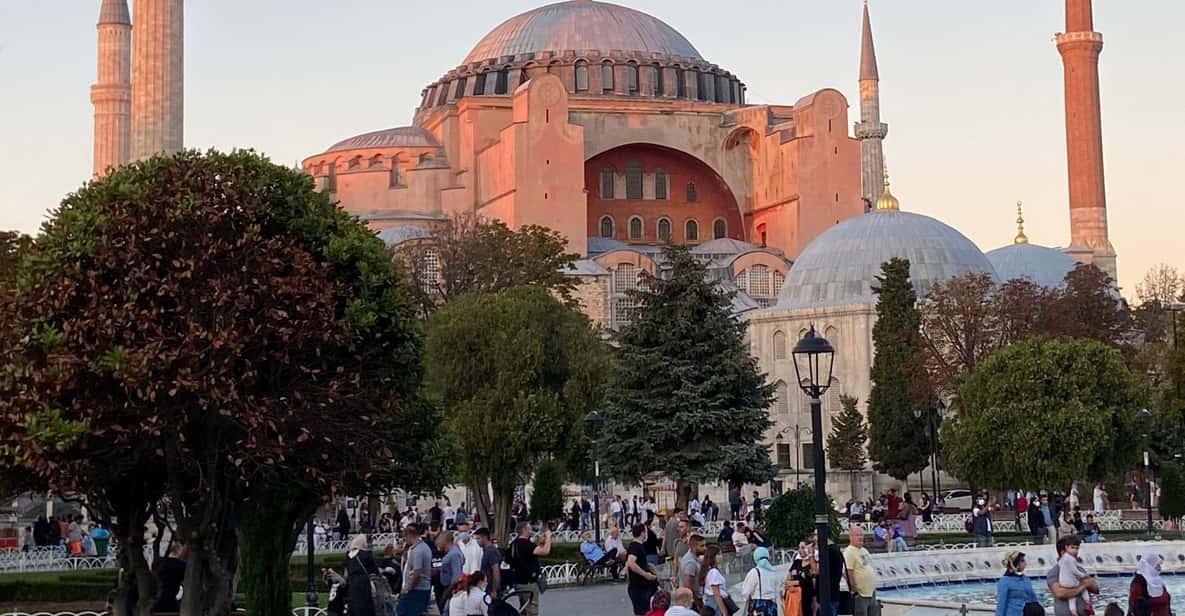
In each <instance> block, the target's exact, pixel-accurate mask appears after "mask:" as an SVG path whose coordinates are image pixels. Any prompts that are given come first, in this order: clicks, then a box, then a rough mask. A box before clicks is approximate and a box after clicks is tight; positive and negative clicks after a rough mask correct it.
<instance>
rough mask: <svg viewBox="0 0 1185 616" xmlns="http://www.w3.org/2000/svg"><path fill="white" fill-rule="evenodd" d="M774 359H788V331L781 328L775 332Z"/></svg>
mask: <svg viewBox="0 0 1185 616" xmlns="http://www.w3.org/2000/svg"><path fill="white" fill-rule="evenodd" d="M774 359H775V360H779V359H788V357H787V355H786V332H783V331H782V330H780V329H779V330H778V331H776V332H774Z"/></svg>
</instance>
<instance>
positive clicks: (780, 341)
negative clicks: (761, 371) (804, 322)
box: [773, 327, 838, 361]
mask: <svg viewBox="0 0 1185 616" xmlns="http://www.w3.org/2000/svg"><path fill="white" fill-rule="evenodd" d="M805 335H806V330H803V331H802V332H801V333H800V334H799V338H800V339H801V338H802V337H803V336H805ZM837 335H838V333H837V332H836V330H835V328H834V327H828V328H827V329H826V338H827V341H828V342H830V343H831V345H832V346H836V344H835V342H836V340H835V338H836V336H837ZM773 346H774V361H778V360H783V359H790V353H789V351H788V349H789V341H788V340H787V339H786V332H783V331H782V330H780V329H779V330H777V331H775V332H774V337H773Z"/></svg>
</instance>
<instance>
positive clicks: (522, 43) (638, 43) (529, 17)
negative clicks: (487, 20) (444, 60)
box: [464, 0, 702, 64]
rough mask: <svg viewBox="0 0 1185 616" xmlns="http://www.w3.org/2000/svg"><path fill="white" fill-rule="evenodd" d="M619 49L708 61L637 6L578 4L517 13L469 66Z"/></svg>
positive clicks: (481, 45)
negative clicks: (539, 55) (522, 56)
mask: <svg viewBox="0 0 1185 616" xmlns="http://www.w3.org/2000/svg"><path fill="white" fill-rule="evenodd" d="M583 49H596V50H598V51H601V52H602V53H606V54H607V53H609V51H611V50H614V49H619V50H621V51H625V52H630V51H639V52H643V53H660V54H664V55H667V56H680V57H683V58H691V59H702V58H701V57H700V54H699V52H698V51H696V49H695V47H694V46H692V44H691V42H690V41H688V40H687V39H686V38H685V37H684V36H683V35H682V34H679V31H678V30H675V29H674V28H672V27H670V26H669V25H667V24H666V23H663V21H662V20H660V19H658V18H656V17H653V16H651V15H647V14H646V13H643V12H641V11H635V10H634V9H631V8H626V7H624V6H618V5H616V4H609V3H607V2H594V1H593V0H572V1H571V2H559V3H556V4H549V5H547V6H542V7H539V8H537V9H534V10H531V11H527V12H526V13H522V14H521V15H516V16H514V17H511V18H510V19H508V20H506V21H504V22H502V24H501V25H499V26H498V27H497V28H494V29H493V30H491V31H490V33H489V34H487V35H485V36H484V37H483V38H482V39H481V40H480V41H478V43H477V45H476V46H475V47H474V48H473V51H471V52H469V55H468V56H466V57H465V62H464V64H470V63H472V62H481V61H483V60H492V59H497V58H501V57H504V56H517V55H519V54H526V53H538V52H541V51H554V52H562V51H566V50H583Z"/></svg>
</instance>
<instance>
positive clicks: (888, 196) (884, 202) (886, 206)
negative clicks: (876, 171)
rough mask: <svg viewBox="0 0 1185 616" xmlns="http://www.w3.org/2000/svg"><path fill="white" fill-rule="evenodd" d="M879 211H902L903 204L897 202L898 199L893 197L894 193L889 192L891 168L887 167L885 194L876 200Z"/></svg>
mask: <svg viewBox="0 0 1185 616" xmlns="http://www.w3.org/2000/svg"><path fill="white" fill-rule="evenodd" d="M876 209H877V210H899V209H901V202H899V201H897V197H894V196H893V193H892V191H890V190H889V166H888V165H885V192H884V193H882V194H881V196H880V198H879V199H877V200H876Z"/></svg>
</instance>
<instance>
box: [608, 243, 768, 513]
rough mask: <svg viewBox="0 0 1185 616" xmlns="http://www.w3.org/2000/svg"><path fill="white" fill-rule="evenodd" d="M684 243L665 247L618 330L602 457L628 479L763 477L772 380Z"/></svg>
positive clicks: (725, 299) (683, 483)
mask: <svg viewBox="0 0 1185 616" xmlns="http://www.w3.org/2000/svg"><path fill="white" fill-rule="evenodd" d="M704 274H705V271H704V266H703V265H702V264H701V263H700V262H699V261H697V260H696V259H695V258H694V257H693V256H692V255H691V253H690V252H689V251H688V250H687V249H685V248H681V247H668V248H666V249H665V251H664V271H663V272H662V275H661V276H658V277H654V276H649V277H647V278H646V280H645V283H644V285H643V287H644V288H645V290H644V291H641V292H638V293H637V294H636V299H637V301H638V309H637V311H636V312H635V313H634V314H633V320H632V322H631V323H630V324H629V325H627V326H625V327H624V328H623V329H622V330H621V332H620V333H619V336H618V341H619V343H620V348H619V349H618V351H617V354H616V362H615V363H614V370H613V374H612V377H611V379H610V384H609V386H608V387H607V388H606V404H605V412H604V413H603V415H604V428H603V429H604V438H602V440H601V442H602V443H603V445H602V447H603V453H604V460H605V461H606V463H607V465H608V466H609V468H610V472H612V473H613V474H614V475H615V476H617V477H618V478H620V479H623V480H626V481H629V482H631V483H637V482H639V481H640V480H641V479H642V477H643V476H644V475H647V474H649V473H653V472H662V473H665V474H666V475H667V476H669V477H671V478H672V479H674V480H676V481H678V482H679V484H680V490H679V501H680V503H684V502H685V501H686V499H687V498H688V494H689V492H690V487H691V484H696V483H701V482H707V481H717V480H723V481H727V482H729V483H731V484H734V485H735V484H738V483H764V482H766V481H769V480H770V479H772V478H773V476H774V468H773V464H772V463H771V462H770V459H769V452H768V451H767V450H766V449H765V447H764V446H763V445H762V444H761V443H760V442H759V440H760V439H761V438H762V435H764V434H765V431H766V430H767V429H768V428H769V426H770V421H769V414H768V408H769V406H770V404H772V402H773V387H772V386H771V385H769V384H767V383H766V382H765V377H764V375H763V374H761V372H760V371H759V370H758V368H757V364H756V362H755V360H754V359H753V358H752V357H751V356H750V354H749V349H748V344H747V343H746V342H745V339H744V334H745V324H744V323H743V322H741V321H739V320H738V319H736V317H734V316H733V314H732V311H731V309H730V303H729V302H730V297H729V296H728V295H726V294H725V293H723V292H721V291H720V290H719V289H718V287H717V286H716V285H715V284H713V283H712V282H710V281H708V280H707V279H706V278H705V276H704Z"/></svg>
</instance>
